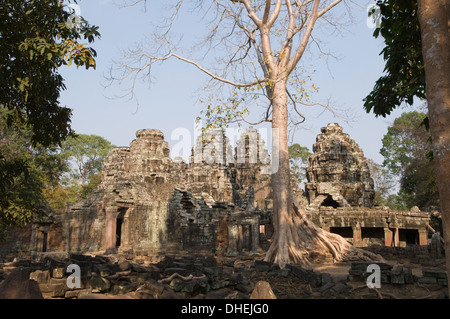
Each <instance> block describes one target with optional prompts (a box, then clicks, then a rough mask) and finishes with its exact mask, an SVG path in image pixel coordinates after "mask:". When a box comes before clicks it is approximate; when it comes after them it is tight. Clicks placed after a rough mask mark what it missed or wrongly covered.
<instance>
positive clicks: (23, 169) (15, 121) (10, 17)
mask: <svg viewBox="0 0 450 319" xmlns="http://www.w3.org/2000/svg"><path fill="white" fill-rule="evenodd" d="M69 2H71V1H69ZM73 2H75V1H72V3H73ZM72 18H75V22H77V23H73V22H74V21H72ZM97 37H99V33H98V27H96V26H92V25H90V24H89V23H88V22H87V21H85V20H84V19H83V18H82V17H78V16H77V17H74V16H71V12H69V10H67V9H66V8H65V6H64V5H63V2H62V1H60V0H39V1H37V0H1V1H0V110H1V111H2V112H1V113H0V117H1V119H0V121H1V122H2V127H1V128H0V136H8V135H9V130H10V129H12V130H15V132H23V131H24V130H25V131H26V132H27V134H28V135H29V136H28V138H29V139H27V143H29V144H30V147H32V148H33V151H32V152H33V154H36V152H37V151H38V150H39V149H43V150H45V149H47V148H53V147H54V145H56V144H58V143H61V142H62V141H63V140H64V139H65V138H66V137H67V136H69V135H72V134H73V130H72V128H71V124H70V121H71V114H72V110H71V109H70V108H68V107H65V106H61V105H60V103H59V97H60V93H61V91H63V90H65V89H66V87H65V85H64V79H63V78H62V76H61V75H60V74H59V72H58V70H59V68H60V67H61V66H63V65H70V64H72V63H73V64H75V65H76V66H77V67H79V66H85V67H86V69H89V68H91V67H95V59H94V58H95V56H96V52H95V51H94V50H93V49H92V48H90V47H87V46H86V44H84V43H83V42H85V41H86V40H87V41H88V42H89V43H92V42H93V41H94V40H95V38H97ZM4 110H8V112H3V111H4ZM8 143H9V142H8ZM6 145H10V144H5V145H3V146H5V147H3V148H1V149H0V177H1V178H0V196H1V200H0V201H2V205H1V206H2V207H1V214H2V216H0V219H1V218H9V219H10V217H8V216H12V214H14V216H16V217H17V218H19V216H18V214H17V212H19V211H20V212H21V213H22V214H23V216H22V217H20V218H22V219H23V220H28V219H29V218H30V216H31V215H32V214H33V213H35V212H37V211H38V209H37V206H39V205H40V204H39V203H40V202H41V199H42V198H41V197H40V195H39V196H37V197H36V196H29V195H30V194H29V193H27V192H25V190H24V189H23V188H20V187H19V185H22V186H23V187H25V186H26V185H29V186H30V188H28V189H29V190H31V189H32V185H35V189H36V190H41V187H40V186H39V185H41V184H39V185H38V184H37V182H39V179H36V178H35V176H36V175H35V174H34V173H33V172H34V171H33V167H35V160H36V158H35V157H33V158H30V157H29V156H25V155H26V154H27V153H24V152H23V151H22V150H21V148H22V147H23V146H19V145H16V146H17V147H18V151H17V153H18V154H22V155H23V156H19V157H17V156H13V155H14V154H15V153H14V152H9V151H8V149H7V148H6ZM16 155H17V154H16ZM14 185H15V186H14ZM20 189H22V191H18V190H20ZM14 191H16V192H15V193H14ZM27 194H28V195H27ZM33 194H37V192H33ZM19 199H20V205H12V204H11V203H18V200H19ZM38 204H39V205H38ZM16 208H20V209H16ZM20 218H19V219H20Z"/></svg>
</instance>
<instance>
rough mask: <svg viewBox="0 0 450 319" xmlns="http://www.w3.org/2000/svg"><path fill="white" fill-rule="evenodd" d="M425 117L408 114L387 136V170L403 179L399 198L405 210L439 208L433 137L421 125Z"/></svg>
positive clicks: (385, 164)
mask: <svg viewBox="0 0 450 319" xmlns="http://www.w3.org/2000/svg"><path fill="white" fill-rule="evenodd" d="M425 118H426V114H425V113H421V112H417V111H412V112H405V113H403V114H402V115H401V116H400V117H398V118H396V119H395V120H394V123H393V124H392V125H391V126H389V127H388V132H387V133H386V134H385V135H384V137H383V140H382V143H383V147H382V149H381V150H380V153H381V155H383V157H384V162H383V166H384V167H386V168H387V169H388V170H389V171H390V172H391V173H392V174H393V175H395V176H397V177H399V179H400V190H399V194H398V196H399V198H398V200H400V201H401V202H403V203H404V206H405V208H411V207H412V206H418V207H419V208H421V209H425V208H428V207H430V206H439V192H438V188H437V181H436V173H435V168H434V162H433V161H430V156H429V155H430V152H431V150H432V145H431V143H430V133H429V132H428V131H427V130H426V128H425V127H424V126H423V125H421V124H422V123H423V121H424V119H425Z"/></svg>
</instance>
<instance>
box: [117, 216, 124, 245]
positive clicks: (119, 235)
mask: <svg viewBox="0 0 450 319" xmlns="http://www.w3.org/2000/svg"><path fill="white" fill-rule="evenodd" d="M122 224H123V216H121V214H119V216H117V219H116V247H117V248H119V247H120V244H121V241H122Z"/></svg>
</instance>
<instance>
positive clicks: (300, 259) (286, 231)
mask: <svg viewBox="0 0 450 319" xmlns="http://www.w3.org/2000/svg"><path fill="white" fill-rule="evenodd" d="M293 210H294V214H292V216H291V218H290V220H289V221H288V222H287V223H286V224H287V225H281V226H282V227H283V228H282V229H280V230H278V231H277V232H276V233H275V234H274V238H273V242H272V244H271V245H270V248H269V250H268V251H267V253H266V257H265V259H264V260H266V261H271V262H274V263H278V264H279V266H280V268H284V267H285V266H286V264H288V263H293V264H300V265H303V266H309V265H311V260H312V259H314V257H317V256H327V255H328V256H329V255H331V256H332V258H333V261H334V262H341V261H369V262H385V260H384V259H383V258H382V257H381V256H380V255H377V254H374V253H372V252H369V251H366V250H364V249H361V248H357V247H354V246H353V245H352V244H350V243H349V242H348V241H347V240H345V239H344V238H343V237H341V236H339V235H337V234H333V233H330V232H327V231H326V230H323V229H321V228H320V227H318V226H316V225H315V224H314V223H313V222H312V221H310V220H309V219H308V218H307V216H306V214H305V213H304V212H303V211H302V210H299V209H298V208H297V206H296V205H293Z"/></svg>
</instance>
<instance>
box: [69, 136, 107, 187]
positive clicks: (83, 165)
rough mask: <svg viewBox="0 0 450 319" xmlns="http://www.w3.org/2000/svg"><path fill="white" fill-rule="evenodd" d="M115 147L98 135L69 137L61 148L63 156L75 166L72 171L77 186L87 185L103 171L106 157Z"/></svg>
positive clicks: (72, 177)
mask: <svg viewBox="0 0 450 319" xmlns="http://www.w3.org/2000/svg"><path fill="white" fill-rule="evenodd" d="M113 147H114V145H112V144H111V143H110V142H109V141H108V140H106V139H105V138H103V137H101V136H98V135H87V134H78V135H77V136H75V137H68V138H67V139H66V140H65V141H64V143H63V144H62V146H61V154H62V156H64V157H65V158H66V159H68V160H70V161H72V162H73V163H74V164H75V168H72V169H71V171H70V175H71V179H72V181H73V182H74V183H75V184H81V185H85V184H86V183H88V181H89V179H90V177H91V176H94V175H96V174H98V173H99V172H100V171H102V170H103V163H104V161H105V159H106V156H107V155H108V154H109V152H110V151H111V149H112V148H113Z"/></svg>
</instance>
